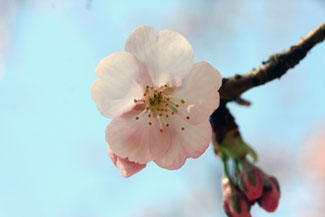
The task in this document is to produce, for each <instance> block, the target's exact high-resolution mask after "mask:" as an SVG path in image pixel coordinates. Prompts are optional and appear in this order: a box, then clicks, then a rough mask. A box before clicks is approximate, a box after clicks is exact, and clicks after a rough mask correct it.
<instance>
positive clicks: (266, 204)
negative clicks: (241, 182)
mask: <svg viewBox="0 0 325 217" xmlns="http://www.w3.org/2000/svg"><path fill="white" fill-rule="evenodd" d="M265 178H266V180H265V185H264V191H263V194H262V196H261V198H260V199H259V200H258V204H259V205H260V206H261V207H262V208H263V209H265V210H266V211H267V212H274V211H275V210H276V208H277V207H278V205H279V200H280V185H279V182H278V181H277V180H276V178H274V177H272V176H270V177H265Z"/></svg>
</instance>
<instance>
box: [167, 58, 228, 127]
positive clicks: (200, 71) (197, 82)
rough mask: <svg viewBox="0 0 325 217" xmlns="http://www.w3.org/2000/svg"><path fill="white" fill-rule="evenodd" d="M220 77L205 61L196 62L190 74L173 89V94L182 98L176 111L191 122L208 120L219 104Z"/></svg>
mask: <svg viewBox="0 0 325 217" xmlns="http://www.w3.org/2000/svg"><path fill="white" fill-rule="evenodd" d="M221 82H222V78H221V75H220V72H219V71H218V70H217V69H215V68H213V66H211V65H210V64H209V63H207V62H199V63H196V64H195V65H194V67H193V69H192V71H191V72H190V74H189V75H188V76H187V77H186V78H185V79H184V81H183V83H182V86H181V87H179V88H176V89H175V90H174V93H173V96H174V97H175V98H176V99H177V100H180V99H183V100H184V101H185V103H184V104H182V103H180V102H178V103H179V106H180V107H179V109H178V113H179V114H180V115H181V116H182V117H183V118H184V119H186V117H187V116H189V120H188V121H189V122H191V123H193V124H198V123H201V122H202V121H206V120H208V118H209V116H210V115H211V114H212V113H213V111H214V110H215V109H217V108H218V106H219V101H220V99H219V98H220V97H219V93H218V90H219V88H220V86H221Z"/></svg>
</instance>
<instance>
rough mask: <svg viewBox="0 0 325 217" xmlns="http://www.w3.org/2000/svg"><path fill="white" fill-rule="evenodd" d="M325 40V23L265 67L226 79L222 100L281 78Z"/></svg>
mask: <svg viewBox="0 0 325 217" xmlns="http://www.w3.org/2000/svg"><path fill="white" fill-rule="evenodd" d="M324 39H325V22H324V23H322V24H321V25H319V26H318V27H317V28H315V29H314V30H313V31H311V32H310V33H309V34H308V35H306V36H305V37H304V38H302V39H301V40H300V41H299V42H298V43H297V44H295V45H293V46H291V48H290V49H289V50H286V51H284V52H282V53H277V54H273V55H272V56H270V57H269V59H268V60H267V61H266V62H263V65H262V66H260V67H258V68H255V69H253V70H252V71H251V72H248V73H246V74H243V75H235V76H233V77H230V78H224V79H223V82H222V87H221V88H220V90H219V91H220V96H221V99H225V100H234V99H237V98H238V97H239V96H240V95H241V94H242V93H244V92H245V91H247V90H249V89H251V88H253V87H256V86H259V85H262V84H265V83H267V82H269V81H272V80H274V79H275V78H281V76H282V75H284V74H285V73H286V72H287V71H288V70H289V69H290V68H293V67H294V66H295V65H297V64H298V63H299V61H300V60H302V59H303V58H304V57H305V56H306V54H307V53H308V51H309V50H311V48H313V47H314V46H315V45H316V44H318V43H320V42H322V41H323V40H324Z"/></svg>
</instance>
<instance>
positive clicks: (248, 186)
mask: <svg viewBox="0 0 325 217" xmlns="http://www.w3.org/2000/svg"><path fill="white" fill-rule="evenodd" d="M241 179H242V180H243V184H244V186H245V189H243V192H244V194H245V195H246V197H247V199H248V200H249V201H254V200H256V199H258V198H259V197H260V196H261V195H262V193H263V187H264V180H263V176H262V174H261V173H260V172H259V171H258V170H257V169H256V168H254V167H253V166H251V168H249V169H248V170H247V171H245V170H244V171H243V173H242V174H241Z"/></svg>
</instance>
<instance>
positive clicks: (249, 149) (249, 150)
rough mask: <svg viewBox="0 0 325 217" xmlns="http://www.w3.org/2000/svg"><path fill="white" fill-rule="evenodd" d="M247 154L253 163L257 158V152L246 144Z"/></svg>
mask: <svg viewBox="0 0 325 217" xmlns="http://www.w3.org/2000/svg"><path fill="white" fill-rule="evenodd" d="M248 155H249V156H251V158H252V159H253V163H254V164H255V163H256V162H257V160H258V157H257V153H256V152H255V151H254V150H253V149H252V148H251V147H250V146H248Z"/></svg>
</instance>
